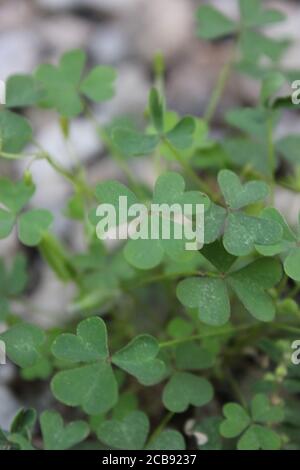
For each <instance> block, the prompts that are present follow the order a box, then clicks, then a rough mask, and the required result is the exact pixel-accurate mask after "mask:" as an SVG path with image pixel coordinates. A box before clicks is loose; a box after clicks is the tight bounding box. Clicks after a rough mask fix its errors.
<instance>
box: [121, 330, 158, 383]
mask: <svg viewBox="0 0 300 470" xmlns="http://www.w3.org/2000/svg"><path fill="white" fill-rule="evenodd" d="M158 353H159V344H158V342H157V340H156V339H155V338H153V337H152V336H150V335H140V336H137V337H136V338H134V339H133V340H132V341H131V342H130V343H129V344H127V346H125V347H124V348H122V349H120V350H119V351H117V352H116V353H115V354H114V355H113V357H112V362H113V364H115V365H117V366H118V367H120V368H121V369H123V370H125V371H126V372H128V373H129V374H131V375H133V376H134V377H136V378H137V380H138V381H139V382H140V383H142V384H144V385H153V384H156V383H158V382H160V381H161V380H162V379H163V377H164V375H165V372H166V366H165V364H164V362H163V361H162V360H160V359H158V358H157V355H158Z"/></svg>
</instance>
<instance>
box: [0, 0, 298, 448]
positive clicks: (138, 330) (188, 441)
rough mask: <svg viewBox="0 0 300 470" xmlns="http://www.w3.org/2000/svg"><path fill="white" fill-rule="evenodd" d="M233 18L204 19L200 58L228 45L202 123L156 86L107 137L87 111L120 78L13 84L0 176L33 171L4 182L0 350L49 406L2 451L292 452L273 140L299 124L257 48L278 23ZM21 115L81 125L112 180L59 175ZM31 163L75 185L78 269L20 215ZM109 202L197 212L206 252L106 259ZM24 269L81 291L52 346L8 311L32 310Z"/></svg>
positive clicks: (8, 436)
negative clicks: (248, 90) (98, 146)
mask: <svg viewBox="0 0 300 470" xmlns="http://www.w3.org/2000/svg"><path fill="white" fill-rule="evenodd" d="M237 3H238V5H239V10H240V17H239V19H238V20H236V21H234V20H232V19H230V18H229V17H227V16H225V15H224V14H223V13H222V12H220V11H218V10H217V9H215V8H214V7H213V6H211V5H209V4H206V5H203V6H201V7H200V8H199V10H198V12H197V22H198V26H197V31H198V35H199V37H200V38H202V40H203V39H204V40H218V39H220V38H223V37H229V38H230V39H231V41H232V42H233V43H234V44H233V47H234V54H233V56H232V58H230V61H229V63H228V64H226V65H225V67H224V68H223V70H222V71H221V74H220V77H219V79H218V80H217V83H216V87H215V89H214V90H213V91H212V97H211V99H210V101H209V103H208V107H207V110H206V113H205V114H204V116H200V117H199V116H179V115H178V114H177V113H175V112H174V111H172V110H170V109H169V108H168V103H167V99H166V96H165V94H164V91H163V90H164V87H163V86H162V82H163V76H162V75H163V74H162V73H161V71H160V73H159V74H158V73H156V76H155V78H154V83H153V86H152V88H151V89H150V91H149V101H148V103H145V114H144V119H142V116H141V120H140V124H139V125H136V126H135V125H133V124H132V122H131V121H129V120H128V119H120V120H113V121H112V122H111V123H108V124H107V125H105V126H104V125H101V124H100V123H99V122H97V118H96V117H95V114H94V112H93V103H95V102H96V103H98V105H99V104H100V106H101V103H102V102H104V101H106V100H110V99H112V98H113V96H114V95H115V93H117V91H118V90H117V86H116V77H117V74H118V72H117V70H115V69H113V68H111V67H108V66H106V65H99V66H97V67H95V68H93V69H92V70H89V69H88V67H87V65H86V64H87V57H86V54H85V53H84V51H82V50H71V51H69V52H66V53H65V54H64V55H63V56H62V57H61V59H60V61H59V63H58V64H43V65H40V66H39V67H38V68H37V70H35V71H34V72H33V73H32V74H28V75H24V74H20V75H13V76H11V77H10V78H9V79H8V81H7V99H6V105H3V106H2V107H1V109H0V158H1V159H2V160H3V161H6V162H8V163H9V162H10V164H12V163H13V162H14V161H16V160H18V161H20V160H22V161H26V162H28V163H30V165H27V170H26V171H25V173H24V175H23V177H22V176H21V177H20V178H19V179H14V180H13V179H9V178H8V177H1V178H0V204H1V207H0V238H1V240H4V239H6V238H7V237H8V236H10V234H11V233H12V232H14V231H16V233H17V236H18V240H19V253H18V254H16V256H15V258H14V259H13V261H12V263H10V264H9V263H8V264H7V263H5V262H4V260H0V320H1V325H2V326H1V333H0V339H1V341H3V342H4V344H5V347H6V354H7V358H8V360H9V361H11V362H12V363H13V364H14V365H15V366H16V368H17V370H18V373H19V375H20V380H21V381H28V382H29V384H30V387H31V389H32V390H33V391H34V389H35V387H36V384H37V383H38V381H43V382H44V385H45V387H47V388H48V389H49V391H51V394H52V398H51V400H50V404H49V407H48V409H44V408H42V409H41V407H40V404H39V405H38V406H37V409H36V410H35V409H31V408H26V406H24V407H23V408H22V409H21V410H20V411H19V412H18V414H17V416H16V417H15V418H14V420H13V422H12V424H11V427H10V429H3V430H1V432H0V446H1V448H2V449H22V450H34V449H46V450H64V449H70V448H77V449H78V448H85V449H87V448H98V449H108V448H113V449H127V450H136V449H154V450H184V449H186V448H189V449H198V450H205V449H219V450H220V449H236V448H237V449H252V450H257V449H265V450H267V449H290V448H296V449H299V448H300V402H299V392H300V366H297V365H296V364H295V363H293V362H292V353H293V352H294V349H292V346H291V345H292V343H293V342H294V341H295V340H297V339H298V338H299V337H300V324H299V319H300V308H299V294H300V229H299V226H296V225H294V226H291V225H290V224H289V222H288V221H287V220H286V219H285V217H284V214H281V213H280V212H279V210H278V209H276V207H275V203H274V195H275V194H276V191H277V190H278V188H280V187H284V188H289V189H290V190H292V191H293V192H294V194H295V197H298V199H299V198H300V196H299V191H300V153H299V143H300V136H297V135H294V134H292V135H287V136H285V137H284V138H281V139H278V138H277V133H276V127H277V126H278V124H279V123H280V121H281V119H282V116H283V112H284V111H285V106H286V107H287V108H289V109H290V110H291V111H290V112H293V113H295V119H296V118H297V116H298V115H297V110H293V109H292V106H291V103H290V97H286V96H282V94H281V95H280V89H281V87H282V86H283V85H284V84H285V85H287V84H288V83H289V80H291V78H292V76H293V74H292V72H291V71H289V70H286V69H283V67H282V66H281V63H280V57H281V56H282V55H283V54H284V53H285V50H286V48H287V47H288V40H287V39H286V38H283V39H279V40H278V39H274V38H271V37H269V36H268V32H267V27H268V26H269V25H272V24H274V23H277V22H281V21H283V20H284V15H283V14H282V13H281V12H279V11H276V10H272V9H266V8H265V6H264V5H263V2H261V1H260V0H251V2H250V1H249V0H239V1H238V2H237ZM262 28H263V29H262ZM262 59H263V60H262ZM157 60H160V61H162V58H160V59H156V61H157ZM161 65H162V64H161ZM156 69H157V64H156ZM234 70H235V71H236V72H238V73H243V74H248V75H250V76H251V77H252V78H254V79H256V80H259V81H260V83H261V93H260V95H259V96H258V100H257V105H256V106H253V107H248V108H247V107H242V108H238V109H230V110H226V111H225V113H224V116H223V120H224V123H225V124H226V128H227V129H228V132H227V133H226V134H225V135H224V136H223V138H222V139H220V140H216V139H215V138H214V137H213V135H214V134H212V133H211V132H210V131H211V128H212V121H213V119H214V115H215V112H216V109H217V107H218V105H219V103H220V100H221V97H222V95H223V93H226V83H227V81H228V80H230V77H231V74H232V73H233V72H234ZM298 78H300V77H298ZM32 108H34V109H37V110H38V111H39V112H40V113H48V112H49V111H52V112H53V113H55V114H56V116H57V119H58V122H59V125H60V128H61V132H62V135H63V137H64V138H65V140H66V142H68V141H69V139H70V129H71V128H72V123H73V119H74V118H76V117H77V116H79V115H81V116H84V117H85V119H88V120H90V121H91V122H92V123H93V125H94V126H95V133H96V134H97V135H98V137H99V142H100V141H101V142H102V144H103V145H104V146H105V148H106V150H107V154H108V158H112V159H114V161H115V162H116V163H117V164H119V165H120V168H121V170H122V171H123V176H122V178H120V180H119V181H116V180H104V181H103V180H101V181H100V180H99V181H98V182H96V184H95V185H93V184H91V182H90V180H89V177H88V176H87V175H88V172H87V171H86V169H85V168H84V167H83V165H82V164H81V163H80V156H79V159H78V162H77V163H74V162H73V164H70V162H69V161H68V158H69V157H68V155H67V153H66V155H63V156H62V157H63V158H62V160H61V162H58V161H56V160H55V158H53V156H52V155H50V154H49V153H48V152H47V151H46V150H45V149H44V148H43V147H42V146H41V144H40V143H39V142H38V141H37V140H36V137H35V135H36V129H35V126H34V125H33V124H32V123H31V122H30V120H29V118H28V116H30V113H28V112H27V111H28V110H30V109H32ZM75 151H76V149H75ZM135 159H143V161H144V162H147V164H149V165H150V164H151V163H153V169H154V170H153V171H154V173H155V178H154V179H155V181H154V184H153V187H150V186H147V185H145V183H143V182H142V181H140V180H139V178H137V176H136V175H135V173H134V172H133V170H132V167H133V165H132V163H133V162H134V160H135ZM39 160H43V161H45V162H46V163H47V164H48V165H50V166H51V167H52V168H53V169H54V170H55V171H56V172H57V173H58V174H59V175H60V177H61V178H63V179H65V180H66V181H67V184H68V185H69V189H70V191H69V200H68V204H67V208H66V210H65V211H64V216H65V217H67V218H69V219H71V220H72V221H76V224H77V225H76V227H78V223H79V224H80V223H81V225H82V233H83V234H84V236H85V250H82V252H74V251H73V250H72V249H71V248H70V247H68V246H67V245H66V242H65V240H63V239H61V238H60V236H59V235H58V234H57V231H56V229H55V224H54V223H53V222H54V221H55V217H56V215H55V214H52V213H51V212H50V211H49V210H48V209H45V208H43V207H36V206H32V205H31V198H32V196H33V195H34V193H35V190H36V186H37V185H39V181H34V178H33V177H32V175H31V173H30V168H32V166H34V164H35V162H36V161H39ZM53 190H55V188H53ZM120 196H126V197H127V199H128V201H129V204H136V203H144V204H146V205H148V206H149V204H150V203H151V202H154V203H159V204H160V203H164V204H175V203H176V204H179V206H180V205H183V204H196V203H199V204H202V205H203V207H204V243H203V246H202V247H200V248H199V249H198V250H196V251H187V250H185V247H184V242H185V240H184V239H182V240H177V239H175V238H174V237H172V236H170V238H169V239H167V240H166V239H163V238H162V237H158V238H157V239H155V240H153V239H147V240H140V239H137V240H133V239H130V240H126V241H120V242H119V243H117V244H116V245H114V247H113V248H111V247H109V246H108V245H107V243H105V242H104V241H103V240H100V239H99V238H98V237H97V235H96V225H97V207H98V206H99V205H100V206H101V204H111V205H112V206H113V207H115V208H117V206H118V201H119V197H120ZM147 217H148V218H151V213H150V212H148V213H147ZM173 223H174V225H175V223H176V222H175V221H173ZM299 223H300V219H299ZM117 225H118V221H117V222H116V226H117ZM0 243H2V241H1V242H0ZM31 253H34V254H35V255H36V256H39V257H40V259H42V263H44V264H47V265H48V266H49V267H50V269H51V270H52V271H53V272H54V274H55V275H56V276H57V278H58V280H59V282H61V283H64V284H65V285H69V284H72V285H73V287H74V297H73V299H72V302H71V303H70V305H69V306H68V311H67V312H61V321H60V322H59V323H58V324H57V325H56V326H55V328H54V327H51V328H48V329H47V328H46V329H43V328H42V327H41V326H39V325H40V322H39V319H38V314H37V315H36V317H35V316H34V315H30V321H28V320H27V319H26V315H25V318H24V316H19V315H18V311H19V309H18V308H17V305H18V302H19V303H20V302H21V303H23V302H25V306H26V310H27V309H28V310H29V309H31V305H28V307H27V304H26V297H27V296H28V294H29V292H30V290H29V289H31V288H32V285H33V278H32V273H31V270H30V262H31V259H30V256H29V255H30V254H31ZM45 307H47V306H45ZM35 318H36V321H35ZM294 362H295V361H294ZM1 367H5V366H1Z"/></svg>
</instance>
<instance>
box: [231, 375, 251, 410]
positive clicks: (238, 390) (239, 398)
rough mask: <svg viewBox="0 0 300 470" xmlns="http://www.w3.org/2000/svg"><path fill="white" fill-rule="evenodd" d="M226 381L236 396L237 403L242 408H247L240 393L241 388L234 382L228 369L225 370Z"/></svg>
mask: <svg viewBox="0 0 300 470" xmlns="http://www.w3.org/2000/svg"><path fill="white" fill-rule="evenodd" d="M227 379H228V382H229V384H230V386H231V388H232V390H233V392H234V394H235V396H236V398H237V399H238V401H239V402H240V403H241V405H242V406H243V407H244V408H246V409H247V408H248V404H247V401H246V399H245V397H244V395H243V393H242V391H241V388H240V386H239V383H238V382H237V381H236V380H235V378H234V377H233V375H232V372H231V370H230V369H228V370H227Z"/></svg>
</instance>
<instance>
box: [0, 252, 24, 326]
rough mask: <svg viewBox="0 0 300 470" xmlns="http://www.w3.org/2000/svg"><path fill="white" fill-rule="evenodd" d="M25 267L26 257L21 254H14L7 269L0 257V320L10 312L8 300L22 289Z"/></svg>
mask: <svg viewBox="0 0 300 470" xmlns="http://www.w3.org/2000/svg"><path fill="white" fill-rule="evenodd" d="M26 268H27V263H26V259H25V257H24V256H23V255H21V254H18V255H16V257H15V258H14V260H13V263H12V265H11V267H10V269H9V270H8V269H7V268H6V266H5V264H4V262H3V261H2V259H0V320H5V318H6V317H7V315H8V314H9V313H10V307H9V302H10V300H12V299H13V297H14V296H16V295H20V294H21V293H22V292H23V291H24V289H25V287H26V284H27V280H28V277H27V269H26Z"/></svg>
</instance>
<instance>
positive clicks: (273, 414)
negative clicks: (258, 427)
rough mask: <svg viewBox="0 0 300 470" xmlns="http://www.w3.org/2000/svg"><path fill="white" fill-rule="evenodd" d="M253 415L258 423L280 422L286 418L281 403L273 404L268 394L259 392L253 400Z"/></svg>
mask: <svg viewBox="0 0 300 470" xmlns="http://www.w3.org/2000/svg"><path fill="white" fill-rule="evenodd" d="M251 415H252V418H253V420H254V421H255V422H256V423H280V422H281V421H283V419H284V410H283V408H282V406H280V405H272V404H271V403H270V402H269V400H268V397H267V396H266V395H264V394H263V393H259V394H257V395H255V396H254V398H253V399H252V401H251Z"/></svg>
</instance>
